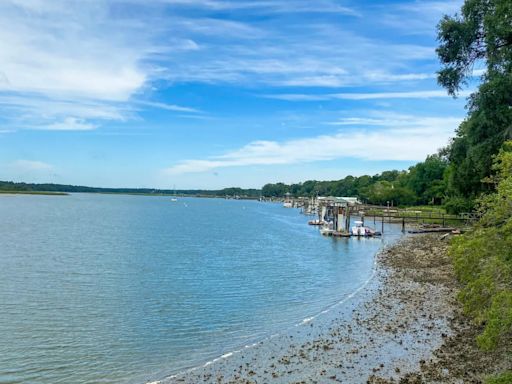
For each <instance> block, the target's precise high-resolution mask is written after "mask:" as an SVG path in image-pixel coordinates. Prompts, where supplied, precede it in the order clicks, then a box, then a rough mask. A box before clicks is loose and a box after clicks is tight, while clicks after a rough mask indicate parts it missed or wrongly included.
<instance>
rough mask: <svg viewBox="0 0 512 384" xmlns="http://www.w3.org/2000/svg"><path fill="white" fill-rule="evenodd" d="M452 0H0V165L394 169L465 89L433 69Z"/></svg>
mask: <svg viewBox="0 0 512 384" xmlns="http://www.w3.org/2000/svg"><path fill="white" fill-rule="evenodd" d="M461 4H462V1H458V0H457V1H387V0H386V1H348V0H347V1H339V0H338V1H336V0H317V1H307V0H246V1H242V0H239V1H229V0H220V1H214V0H124V1H121V0H119V1H118V0H89V1H71V0H69V1H64V0H52V1H45V0H4V1H2V2H1V3H0V180H14V181H26V182H54V183H65V184H68V183H70V184H82V185H94V186H110V187H121V186H130V187H157V188H173V186H174V185H176V188H178V189H180V188H183V189H184V188H221V187H228V186H242V187H261V186H262V185H263V184H265V183H267V182H277V181H284V182H299V181H305V180H308V179H317V180H323V179H327V180H332V179H339V178H342V177H345V176H346V175H349V174H351V175H362V174H375V173H378V172H381V171H383V170H388V169H406V168H407V167H409V166H410V165H412V164H414V163H416V162H417V161H421V160H423V159H424V158H425V156H426V155H427V154H429V153H434V152H435V151H436V150H437V149H438V148H440V147H442V146H444V145H446V144H447V143H448V139H449V137H451V136H453V134H454V131H455V129H456V128H457V126H458V124H459V123H460V122H461V121H462V119H463V118H464V116H465V113H466V111H465V109H464V105H465V96H467V94H468V92H469V90H466V91H464V92H463V93H462V94H461V97H460V98H458V99H453V98H451V97H448V96H447V95H446V92H445V91H444V90H443V89H441V88H440V87H439V86H438V85H437V84H436V79H435V72H436V71H437V70H439V63H438V61H437V57H436V54H435V48H436V45H437V43H436V30H435V26H436V24H437V22H438V21H439V19H440V18H441V16H442V15H443V14H453V13H455V12H457V11H458V10H459V9H460V6H461ZM477 71H478V68H477V69H476V71H475V72H476V73H475V75H478V72H477Z"/></svg>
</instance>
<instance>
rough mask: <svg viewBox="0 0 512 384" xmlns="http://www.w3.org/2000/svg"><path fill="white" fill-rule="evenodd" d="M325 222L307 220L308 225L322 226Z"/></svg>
mask: <svg viewBox="0 0 512 384" xmlns="http://www.w3.org/2000/svg"><path fill="white" fill-rule="evenodd" d="M324 223H325V222H324V221H323V220H319V219H315V220H309V221H308V224H309V225H323V224H324Z"/></svg>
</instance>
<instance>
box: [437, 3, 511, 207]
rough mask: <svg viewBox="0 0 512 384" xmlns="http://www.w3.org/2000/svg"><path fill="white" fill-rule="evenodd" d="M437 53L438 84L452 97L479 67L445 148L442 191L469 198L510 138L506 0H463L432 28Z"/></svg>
mask: <svg viewBox="0 0 512 384" xmlns="http://www.w3.org/2000/svg"><path fill="white" fill-rule="evenodd" d="M438 39H439V42H440V45H439V48H438V49H437V54H438V56H439V58H440V60H441V63H442V64H443V68H442V69H441V70H440V71H439V72H438V82H439V84H441V85H442V86H443V87H445V88H446V89H447V90H448V93H449V94H451V95H453V96H456V95H457V94H458V92H459V91H460V90H461V89H462V87H463V86H465V85H467V84H468V83H469V82H470V80H471V79H472V74H473V69H474V67H475V66H482V67H485V73H484V75H482V77H481V80H482V82H481V85H480V86H479V88H478V91H477V92H475V93H474V94H473V95H472V96H471V97H470V99H469V102H468V110H469V113H468V117H467V119H466V120H465V121H464V122H463V123H462V124H461V125H460V127H459V129H458V130H457V135H456V137H455V138H454V139H453V140H452V142H451V145H450V146H449V148H448V150H447V156H448V159H449V161H450V170H449V171H448V172H447V175H448V177H447V182H448V192H449V194H450V195H451V196H452V197H453V198H459V199H460V198H461V197H463V198H466V199H474V198H475V197H476V196H478V195H479V194H480V193H481V192H485V191H488V187H489V184H485V183H482V180H483V179H484V178H486V177H488V176H490V175H492V173H493V170H492V158H493V156H494V155H496V154H497V153H498V151H499V148H500V147H501V145H502V144H503V143H504V142H505V141H506V140H507V139H509V138H511V137H512V2H511V1H510V0H466V1H465V3H464V5H463V7H462V9H461V14H460V15H456V16H454V17H450V16H445V17H444V18H443V19H442V20H441V22H440V23H439V26H438Z"/></svg>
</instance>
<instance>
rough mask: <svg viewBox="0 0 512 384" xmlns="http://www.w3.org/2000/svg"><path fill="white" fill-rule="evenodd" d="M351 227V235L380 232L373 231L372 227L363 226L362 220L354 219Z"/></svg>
mask: <svg viewBox="0 0 512 384" xmlns="http://www.w3.org/2000/svg"><path fill="white" fill-rule="evenodd" d="M354 224H355V225H354V226H353V227H352V236H379V235H380V232H375V230H374V229H372V228H369V227H365V226H364V223H363V222H362V221H354Z"/></svg>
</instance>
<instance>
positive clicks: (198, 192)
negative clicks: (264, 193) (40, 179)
mask: <svg viewBox="0 0 512 384" xmlns="http://www.w3.org/2000/svg"><path fill="white" fill-rule="evenodd" d="M0 192H65V193H120V194H134V195H137V194H139V195H154V196H158V195H175V194H176V195H180V196H204V197H225V196H228V197H243V198H253V199H256V198H259V197H260V194H261V191H260V190H259V189H243V188H235V187H233V188H224V189H218V190H206V189H186V190H171V189H153V188H99V187H86V186H81V185H67V184H35V183H15V182H12V181H0Z"/></svg>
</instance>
